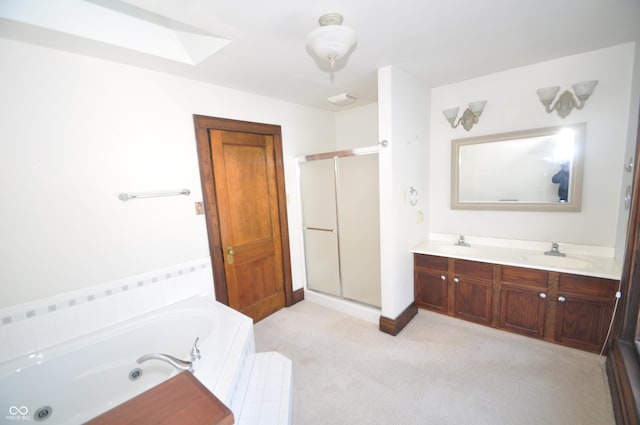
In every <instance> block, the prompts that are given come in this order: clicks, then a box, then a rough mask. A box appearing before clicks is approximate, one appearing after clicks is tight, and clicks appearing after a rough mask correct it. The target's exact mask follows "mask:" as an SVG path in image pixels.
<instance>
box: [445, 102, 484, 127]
mask: <svg viewBox="0 0 640 425" xmlns="http://www.w3.org/2000/svg"><path fill="white" fill-rule="evenodd" d="M486 104H487V101H486V100H479V101H477V102H471V103H469V107H468V108H467V109H465V111H464V112H463V113H462V116H461V117H460V119H459V120H458V122H457V123H456V117H457V116H458V111H459V110H460V108H450V109H445V110H444V111H442V113H443V114H444V116H445V118H446V119H447V121H449V124H451V128H456V127H457V126H459V125H460V123H462V127H463V128H464V129H465V130H467V131H469V130H471V127H473V125H474V124H478V119H479V118H480V115H481V114H482V111H483V110H484V105H486Z"/></svg>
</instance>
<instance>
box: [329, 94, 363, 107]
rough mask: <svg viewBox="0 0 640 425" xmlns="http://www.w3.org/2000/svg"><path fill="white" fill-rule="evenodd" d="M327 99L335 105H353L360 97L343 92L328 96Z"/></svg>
mask: <svg viewBox="0 0 640 425" xmlns="http://www.w3.org/2000/svg"><path fill="white" fill-rule="evenodd" d="M327 100H328V101H329V102H331V103H333V104H334V105H337V106H345V105H351V104H352V103H354V102H355V101H356V100H358V98H357V97H355V96H353V95H350V94H348V93H342V94H338V95H335V96H331V97H329V98H327Z"/></svg>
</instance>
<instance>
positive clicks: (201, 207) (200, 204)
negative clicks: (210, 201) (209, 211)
mask: <svg viewBox="0 0 640 425" xmlns="http://www.w3.org/2000/svg"><path fill="white" fill-rule="evenodd" d="M203 214H204V203H203V202H202V201H200V202H196V215H203Z"/></svg>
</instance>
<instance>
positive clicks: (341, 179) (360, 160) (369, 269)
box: [336, 154, 380, 307]
mask: <svg viewBox="0 0 640 425" xmlns="http://www.w3.org/2000/svg"><path fill="white" fill-rule="evenodd" d="M337 162H338V165H337V171H338V173H337V176H338V182H337V185H336V187H337V194H338V227H339V232H338V235H339V247H340V277H341V282H342V296H343V297H344V298H348V299H351V300H355V301H358V302H362V303H365V304H369V305H373V306H376V307H380V202H379V199H380V196H379V190H378V187H379V184H378V154H367V155H356V156H347V157H342V158H338V159H337Z"/></svg>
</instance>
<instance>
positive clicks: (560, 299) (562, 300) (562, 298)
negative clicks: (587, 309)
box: [558, 295, 567, 303]
mask: <svg viewBox="0 0 640 425" xmlns="http://www.w3.org/2000/svg"><path fill="white" fill-rule="evenodd" d="M566 300H567V299H566V298H565V297H563V296H562V295H561V296H559V297H558V301H560V302H561V303H563V302H565V301H566Z"/></svg>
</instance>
